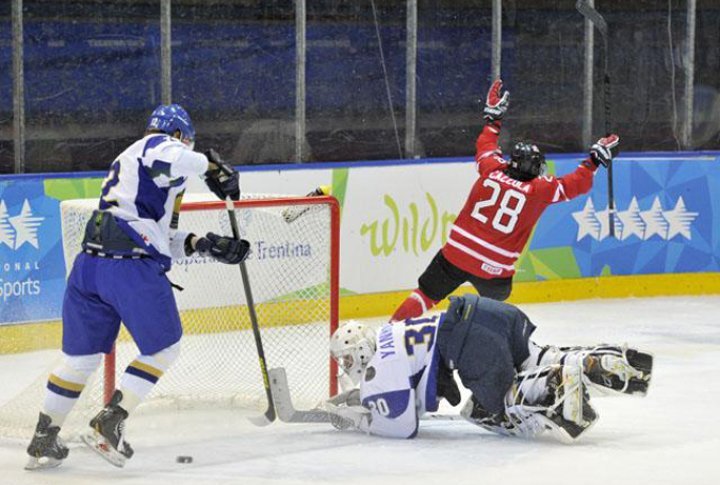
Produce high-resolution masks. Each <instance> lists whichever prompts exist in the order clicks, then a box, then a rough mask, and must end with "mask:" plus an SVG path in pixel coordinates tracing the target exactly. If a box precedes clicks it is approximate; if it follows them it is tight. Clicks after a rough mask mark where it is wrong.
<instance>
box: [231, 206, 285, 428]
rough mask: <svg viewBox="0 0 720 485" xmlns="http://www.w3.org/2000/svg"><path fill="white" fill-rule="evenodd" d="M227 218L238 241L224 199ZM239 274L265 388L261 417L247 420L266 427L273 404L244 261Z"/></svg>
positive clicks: (272, 415) (271, 420) (272, 413)
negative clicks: (264, 404) (263, 410)
mask: <svg viewBox="0 0 720 485" xmlns="http://www.w3.org/2000/svg"><path fill="white" fill-rule="evenodd" d="M225 206H226V207H227V212H228V217H229V218H230V226H231V227H232V233H233V237H234V238H235V239H236V240H238V241H239V240H240V230H239V229H238V223H237V217H236V216H235V206H234V205H233V201H232V200H231V199H230V197H227V198H226V199H225ZM240 274H241V275H242V282H243V288H244V289H245V302H246V303H247V307H248V313H249V314H250V323H251V324H252V331H253V337H255V347H256V348H257V353H258V361H259V362H260V373H261V374H262V378H263V385H264V386H265V394H266V395H267V401H268V407H267V409H266V410H265V412H264V413H263V415H262V416H254V417H251V418H249V419H250V422H251V423H253V424H254V425H256V426H267V425H268V424H270V423H272V422H273V421H275V404H274V402H273V397H272V393H271V392H270V380H269V378H268V373H267V361H266V360H265V350H263V344H262V339H261V337H260V327H259V326H258V321H257V314H256V313H255V301H254V300H253V296H252V289H251V288H250V278H249V277H248V272H247V267H246V266H245V261H242V262H241V263H240Z"/></svg>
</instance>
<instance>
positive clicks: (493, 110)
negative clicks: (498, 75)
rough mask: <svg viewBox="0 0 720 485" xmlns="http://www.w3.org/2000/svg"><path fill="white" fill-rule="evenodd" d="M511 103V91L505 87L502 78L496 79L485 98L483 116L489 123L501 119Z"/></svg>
mask: <svg viewBox="0 0 720 485" xmlns="http://www.w3.org/2000/svg"><path fill="white" fill-rule="evenodd" d="M509 104H510V91H506V90H504V89H503V82H502V80H501V79H496V80H495V82H494V83H493V84H492V86H490V90H489V91H488V94H487V99H486V100H485V108H484V109H483V118H485V120H486V121H487V122H488V123H494V122H496V121H500V120H501V119H502V118H503V116H505V113H506V112H507V110H508V106H509Z"/></svg>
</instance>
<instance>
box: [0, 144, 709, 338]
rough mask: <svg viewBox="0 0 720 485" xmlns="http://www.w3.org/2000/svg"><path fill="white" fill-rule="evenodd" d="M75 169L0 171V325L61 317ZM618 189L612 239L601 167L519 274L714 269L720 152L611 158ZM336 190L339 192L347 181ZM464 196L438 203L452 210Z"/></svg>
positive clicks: (545, 219) (557, 209) (566, 163)
mask: <svg viewBox="0 0 720 485" xmlns="http://www.w3.org/2000/svg"><path fill="white" fill-rule="evenodd" d="M548 159H549V161H550V163H549V166H550V169H551V172H552V173H554V174H555V175H558V176H561V175H563V174H566V173H570V172H572V171H573V170H574V169H575V167H576V166H577V164H578V162H579V160H580V158H579V156H548ZM459 161H462V162H464V161H465V160H464V159H463V160H458V159H455V160H418V161H413V162H407V161H403V162H396V163H395V165H393V164H391V163H390V162H387V163H383V164H377V163H376V164H372V163H367V164H362V163H358V162H355V163H348V164H343V166H340V165H339V164H325V165H323V166H322V168H325V167H327V168H328V169H331V170H333V171H347V170H349V171H350V172H352V170H353V168H354V167H360V166H362V167H363V170H377V175H376V176H378V177H382V176H383V173H382V172H383V170H385V167H393V166H396V165H408V164H442V163H458V162H459ZM468 163H470V162H469V161H468ZM368 166H372V168H368ZM318 168H320V167H318ZM273 173H274V172H267V175H268V176H271V175H273ZM80 175H81V176H80V177H77V176H75V177H73V176H71V175H69V176H60V177H58V176H57V175H56V176H41V175H37V176H3V177H0V325H3V324H12V323H20V322H29V321H44V320H57V319H59V318H60V315H61V308H62V298H63V291H64V288H65V276H66V269H65V262H64V258H63V251H62V242H61V221H60V210H59V206H60V200H65V199H74V198H87V197H95V196H97V194H98V192H99V185H100V180H101V179H100V178H98V176H97V174H95V176H94V177H93V176H92V175H90V174H85V178H83V177H82V174H80ZM247 175H249V174H247ZM255 175H256V176H257V177H258V178H257V180H254V182H259V181H260V180H261V179H262V176H263V175H264V174H263V173H262V171H258V173H257V174H255ZM262 180H264V179H262ZM272 180H275V179H272ZM266 182H268V183H269V182H270V181H268V180H266ZM449 183H452V180H451V179H448V181H447V182H444V181H439V185H437V186H435V185H433V187H432V189H431V190H432V191H436V190H437V191H440V190H450V188H448V187H445V186H443V184H449ZM303 184H307V180H304V179H303ZM614 189H615V206H616V215H615V219H614V220H615V222H614V223H615V237H614V238H613V237H610V236H609V227H610V226H609V224H610V222H609V221H610V219H609V217H608V199H607V177H606V172H605V170H604V169H602V168H601V169H600V170H599V171H598V174H597V175H596V177H595V181H594V186H593V188H592V190H591V191H590V193H589V194H587V195H584V196H581V197H578V198H577V199H575V200H572V201H570V202H567V203H561V204H555V205H552V206H551V207H549V208H548V209H547V210H546V211H545V213H544V214H543V216H542V218H541V219H540V221H539V223H538V224H537V226H536V229H535V231H534V233H533V236H532V238H531V240H530V243H529V244H528V247H527V248H526V250H525V251H524V252H523V254H522V256H521V257H520V259H519V260H518V262H517V264H516V268H517V273H516V276H515V281H518V282H522V281H543V280H552V279H563V278H584V277H598V276H610V275H643V274H660V273H694V272H716V271H720V197H718V196H716V195H714V194H718V193H720V156H719V155H718V154H714V153H713V154H694V153H686V154H658V155H657V156H655V155H652V154H643V155H641V156H637V157H633V156H628V155H625V156H624V157H622V158H621V159H619V160H617V161H616V162H615V166H614ZM363 190H367V188H366V187H365V188H364V189H363ZM333 191H334V192H333V193H334V194H335V195H336V196H338V197H339V198H340V199H341V200H342V199H344V198H345V197H344V196H345V194H344V191H345V187H344V186H343V187H342V188H341V187H339V186H338V187H334V188H333ZM427 195H431V194H427ZM462 197H464V194H458V198H459V199H461V198H462ZM460 202H461V200H458V201H457V203H455V204H453V205H452V207H450V206H448V207H447V208H438V210H439V211H440V212H441V213H445V211H446V210H447V211H452V210H457V209H458V208H459V207H460ZM373 216H374V217H377V216H378V214H374V215H373ZM350 229H352V228H351V227H350V226H348V225H347V224H346V225H345V226H344V227H343V228H342V230H343V235H341V239H342V240H344V241H345V244H351V245H352V243H353V238H357V237H358V234H357V233H353V232H352V231H350ZM442 242H444V241H442ZM438 243H440V241H438ZM393 254H395V253H393ZM386 257H388V258H392V257H393V256H392V255H387V256H386ZM421 258H424V259H423V261H425V259H427V255H424V254H422V255H419V256H416V259H418V260H420V259H421ZM386 264H391V265H392V264H393V261H387V263H386ZM395 264H397V261H395ZM423 264H425V263H423ZM341 276H342V275H341ZM347 276H349V275H346V276H345V278H347ZM410 277H412V278H415V277H416V276H415V275H414V274H413V275H410V276H408V278H410ZM341 285H343V281H341ZM393 289H394V290H395V291H397V290H400V289H402V288H393ZM388 291H390V290H388Z"/></svg>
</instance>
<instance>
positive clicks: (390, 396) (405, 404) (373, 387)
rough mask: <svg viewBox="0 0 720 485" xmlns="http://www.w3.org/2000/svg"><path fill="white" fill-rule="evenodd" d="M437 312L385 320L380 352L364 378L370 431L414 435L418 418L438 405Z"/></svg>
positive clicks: (362, 389) (362, 390)
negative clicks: (391, 322)
mask: <svg viewBox="0 0 720 485" xmlns="http://www.w3.org/2000/svg"><path fill="white" fill-rule="evenodd" d="M439 320H440V317H439V316H434V317H430V318H417V319H408V320H405V322H396V323H395V324H390V323H388V324H385V325H383V326H382V327H381V328H380V331H379V332H378V334H377V352H376V353H375V355H374V356H373V358H372V359H371V360H370V363H369V364H368V367H367V369H366V371H365V376H364V378H363V380H362V382H361V383H360V398H361V400H362V404H363V406H365V407H366V408H368V409H370V412H371V414H372V421H371V423H370V428H369V431H370V433H371V434H375V435H379V436H386V437H390V438H412V437H414V436H415V435H416V434H417V428H418V418H419V417H420V416H421V415H422V414H424V413H425V412H427V411H436V410H437V407H438V399H437V386H436V376H437V367H438V361H437V359H439V358H440V356H439V355H438V352H437V348H436V345H435V343H436V334H437V329H438V325H439Z"/></svg>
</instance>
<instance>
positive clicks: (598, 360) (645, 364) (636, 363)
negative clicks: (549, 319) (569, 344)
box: [583, 345, 653, 396]
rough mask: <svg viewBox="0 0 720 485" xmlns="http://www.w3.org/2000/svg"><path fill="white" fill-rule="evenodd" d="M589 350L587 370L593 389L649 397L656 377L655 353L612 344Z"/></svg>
mask: <svg viewBox="0 0 720 485" xmlns="http://www.w3.org/2000/svg"><path fill="white" fill-rule="evenodd" d="M588 350H589V353H588V355H587V357H585V361H584V364H583V368H584V373H585V376H586V377H587V379H588V380H589V381H590V384H591V385H592V386H593V387H595V388H598V389H599V390H600V391H604V392H605V391H609V392H613V393H620V394H634V395H638V396H645V395H646V394H647V390H648V386H649V385H650V378H651V377H652V366H653V356H652V354H648V353H645V352H640V351H639V350H637V349H629V348H627V347H626V346H622V347H618V346H612V345H599V346H597V347H593V348H589V349H588Z"/></svg>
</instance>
